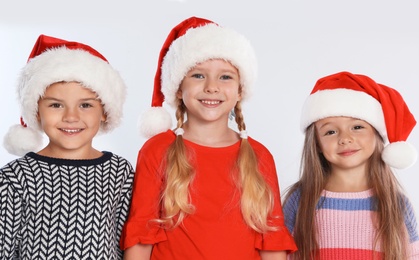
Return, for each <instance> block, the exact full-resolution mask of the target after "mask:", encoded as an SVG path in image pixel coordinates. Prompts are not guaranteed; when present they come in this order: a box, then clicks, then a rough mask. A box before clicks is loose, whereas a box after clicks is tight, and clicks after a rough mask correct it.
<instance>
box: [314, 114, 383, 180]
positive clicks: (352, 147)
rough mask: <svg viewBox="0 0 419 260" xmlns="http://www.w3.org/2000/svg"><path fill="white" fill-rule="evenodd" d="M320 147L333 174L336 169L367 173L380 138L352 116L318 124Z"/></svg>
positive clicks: (366, 124) (365, 124)
mask: <svg viewBox="0 0 419 260" xmlns="http://www.w3.org/2000/svg"><path fill="white" fill-rule="evenodd" d="M315 127H316V130H317V139H318V141H319V142H318V143H319V146H320V147H319V148H320V150H321V152H322V153H323V155H324V157H325V158H326V160H327V161H329V163H330V165H331V169H332V173H333V172H334V171H337V170H361V171H365V170H366V166H367V163H368V160H369V158H370V157H371V155H372V154H373V152H374V150H375V147H376V142H377V137H376V134H375V129H374V128H373V127H372V126H371V125H370V124H368V123H367V122H365V121H363V120H360V119H355V118H351V117H328V118H324V119H321V120H319V121H317V122H316V123H315Z"/></svg>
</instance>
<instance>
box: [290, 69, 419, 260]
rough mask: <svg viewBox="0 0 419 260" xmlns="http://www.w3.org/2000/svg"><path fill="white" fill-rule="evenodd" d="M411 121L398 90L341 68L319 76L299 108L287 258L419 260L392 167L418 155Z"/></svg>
mask: <svg viewBox="0 0 419 260" xmlns="http://www.w3.org/2000/svg"><path fill="white" fill-rule="evenodd" d="M415 124H416V121H415V119H414V117H413V115H412V114H411V113H410V111H409V109H408V107H407V105H406V104H405V102H404V100H403V98H402V97H401V95H400V94H399V93H398V92H397V91H396V90H394V89H392V88H389V87H387V86H384V85H382V84H378V83H376V82H374V81H373V80H372V79H371V78H369V77H367V76H364V75H358V74H352V73H349V72H340V73H337V74H333V75H329V76H326V77H324V78H321V79H319V80H318V81H317V83H316V85H315V86H314V89H313V90H312V92H311V95H310V96H309V97H308V99H307V100H306V102H305V104H304V107H303V114H302V120H301V127H302V129H303V131H305V142H304V150H303V154H302V160H301V163H302V165H301V176H300V180H299V181H298V182H296V183H295V184H294V185H292V186H291V187H290V189H289V191H288V193H287V195H286V197H285V201H284V216H285V221H286V225H287V228H288V229H289V231H290V232H291V233H292V234H293V236H294V239H295V241H296V243H297V246H298V251H297V252H296V253H294V254H292V255H290V256H289V257H290V258H292V259H351V260H354V259H397V260H401V259H419V236H418V231H417V224H416V219H415V216H414V210H413V209H412V205H411V204H410V203H409V200H408V198H407V197H406V196H405V195H404V194H403V192H402V189H401V187H400V184H399V183H398V181H397V179H396V177H395V175H394V174H393V172H392V170H391V167H393V168H398V169H403V168H407V167H409V166H411V165H412V164H413V163H414V162H415V161H416V159H417V152H416V150H415V148H413V146H412V145H410V144H408V143H407V142H406V139H407V137H408V135H409V134H410V132H411V130H412V129H413V127H414V126H415Z"/></svg>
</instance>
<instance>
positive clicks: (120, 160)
mask: <svg viewBox="0 0 419 260" xmlns="http://www.w3.org/2000/svg"><path fill="white" fill-rule="evenodd" d="M104 154H105V155H106V154H110V159H111V161H113V162H116V163H117V164H118V165H120V166H124V167H125V168H126V169H128V170H132V165H131V163H130V162H129V161H128V160H127V159H126V158H125V157H122V156H120V155H118V154H114V153H112V152H104Z"/></svg>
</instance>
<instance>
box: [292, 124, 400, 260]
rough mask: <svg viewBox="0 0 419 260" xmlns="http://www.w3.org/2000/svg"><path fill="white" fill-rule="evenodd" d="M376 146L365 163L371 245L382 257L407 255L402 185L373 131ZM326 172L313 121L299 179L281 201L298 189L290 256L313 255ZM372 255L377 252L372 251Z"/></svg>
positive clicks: (327, 172)
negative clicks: (372, 221) (372, 214)
mask: <svg viewBox="0 0 419 260" xmlns="http://www.w3.org/2000/svg"><path fill="white" fill-rule="evenodd" d="M376 138H377V142H376V143H377V146H376V148H375V151H374V152H373V154H372V156H371V158H370V159H369V163H368V182H369V186H370V187H372V189H373V193H374V195H375V197H376V200H375V203H376V204H375V205H374V207H375V208H376V210H377V216H378V217H377V223H376V225H375V226H376V231H377V233H376V238H375V240H374V241H373V242H374V247H377V245H378V244H379V245H380V248H381V250H382V251H383V254H384V259H385V260H390V259H391V260H393V259H394V260H396V259H398V260H404V259H407V244H408V234H407V230H406V228H400V227H406V226H405V222H404V213H405V209H406V205H405V197H404V195H403V191H402V188H401V186H400V184H399V182H398V181H397V178H396V177H395V176H394V174H393V172H392V171H391V169H390V168H389V166H388V165H386V164H385V163H384V162H383V160H382V159H381V153H382V150H383V148H384V143H383V139H382V138H381V136H380V135H379V134H378V132H376ZM329 176H330V164H329V162H328V161H327V160H326V159H325V157H324V156H323V155H322V153H321V152H320V149H319V144H318V140H317V131H316V127H315V126H314V124H311V125H310V126H309V127H307V129H306V134H305V140H304V149H303V151H302V157H301V169H300V179H299V181H298V182H296V183H295V184H294V185H292V186H291V187H290V188H289V189H288V191H287V193H286V196H285V200H284V202H285V203H287V200H288V199H289V198H290V196H291V194H293V193H294V192H300V200H299V205H298V211H297V214H296V220H295V225H294V232H293V233H294V240H295V242H296V244H297V247H298V251H297V252H295V253H294V254H292V255H291V257H292V259H303V260H306V259H314V258H315V253H316V251H317V249H318V243H317V232H316V222H315V219H316V218H315V215H316V206H317V204H318V202H319V199H320V195H321V192H322V191H323V189H324V188H325V185H326V183H327V180H328V177H329ZM373 257H374V259H378V255H377V254H374V256H373Z"/></svg>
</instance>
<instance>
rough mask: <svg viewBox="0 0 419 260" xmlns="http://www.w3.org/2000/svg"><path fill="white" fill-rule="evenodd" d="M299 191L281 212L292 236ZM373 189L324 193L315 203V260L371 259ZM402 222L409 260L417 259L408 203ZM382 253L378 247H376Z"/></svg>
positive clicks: (414, 226) (418, 253)
mask: <svg viewBox="0 0 419 260" xmlns="http://www.w3.org/2000/svg"><path fill="white" fill-rule="evenodd" d="M299 197H300V193H299V192H294V194H291V197H290V198H289V200H288V201H287V202H286V203H285V205H284V207H283V210H284V216H285V224H286V226H287V228H288V229H289V231H290V232H291V233H292V232H293V230H294V225H295V219H296V214H297V209H298V204H299ZM373 202H374V196H373V192H372V190H367V191H363V192H330V191H323V193H322V196H321V198H320V200H319V203H318V204H317V213H316V225H317V230H318V237H317V240H318V243H319V247H320V250H319V252H317V255H318V256H319V258H318V259H322V260H325V259H331V260H332V259H351V260H356V259H362V260H366V259H373V258H372V252H373V248H374V245H373V240H374V236H375V234H376V231H375V228H374V223H373V219H374V218H375V217H376V212H375V211H374V208H373V207H374V206H373ZM405 223H406V227H407V231H408V234H409V239H410V245H409V248H408V255H409V257H410V258H409V259H419V235H418V230H417V223H416V219H415V216H414V210H413V209H412V206H411V204H410V203H409V202H408V203H407V208H406V215H405ZM375 250H376V251H378V252H381V249H380V245H377V248H375Z"/></svg>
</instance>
